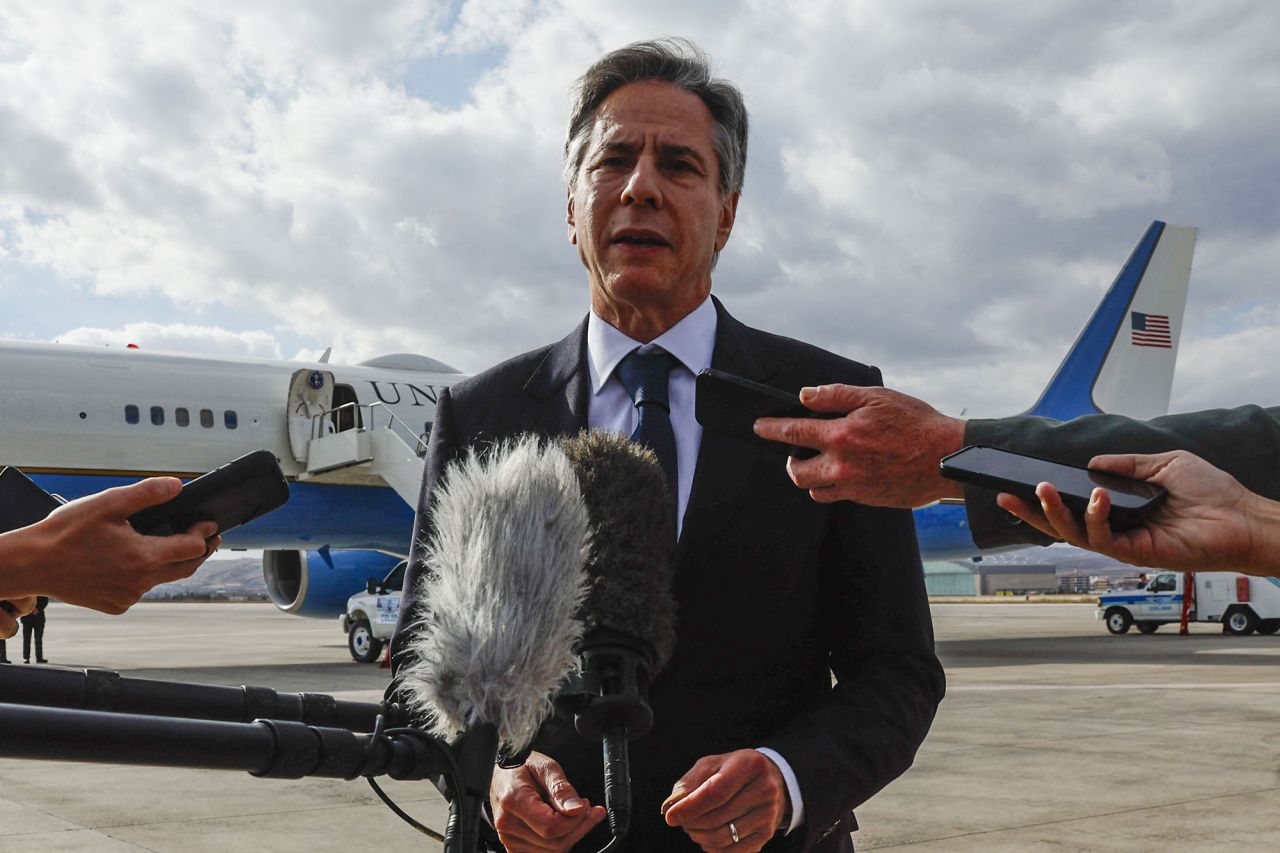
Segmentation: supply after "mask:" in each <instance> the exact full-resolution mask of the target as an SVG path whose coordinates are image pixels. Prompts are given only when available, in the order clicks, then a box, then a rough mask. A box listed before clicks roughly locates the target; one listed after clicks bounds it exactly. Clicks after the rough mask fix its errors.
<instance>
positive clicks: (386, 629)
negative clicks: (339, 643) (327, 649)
mask: <svg viewBox="0 0 1280 853" xmlns="http://www.w3.org/2000/svg"><path fill="white" fill-rule="evenodd" d="M407 566H408V563H407V562H406V561H405V560H401V561H400V562H399V563H396V567H395V568H394V569H392V570H391V571H390V572H389V573H388V574H387V576H386V577H385V578H383V579H382V582H381V583H379V582H378V581H377V579H376V578H369V585H368V587H367V588H366V590H365V591H364V592H360V593H357V594H355V595H353V596H351V597H350V598H349V599H347V612H346V613H343V614H342V616H341V624H342V632H343V633H344V634H346V635H347V648H348V649H349V650H350V651H351V657H352V658H354V659H355V660H356V662H357V663H373V662H374V661H376V660H377V659H378V655H380V654H382V646H383V644H385V643H386V642H387V640H389V639H391V632H392V631H394V630H395V627H396V620H397V619H399V618H400V590H401V588H402V587H403V586H404V572H405V568H406V567H407Z"/></svg>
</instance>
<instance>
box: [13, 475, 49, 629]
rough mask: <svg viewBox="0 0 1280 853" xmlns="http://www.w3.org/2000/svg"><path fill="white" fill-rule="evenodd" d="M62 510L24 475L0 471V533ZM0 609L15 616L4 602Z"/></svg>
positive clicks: (41, 519) (33, 522) (15, 611)
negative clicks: (58, 509) (56, 510)
mask: <svg viewBox="0 0 1280 853" xmlns="http://www.w3.org/2000/svg"><path fill="white" fill-rule="evenodd" d="M60 506H62V501H60V500H58V499H57V498H55V497H54V496H53V495H51V494H49V493H48V492H46V491H45V490H44V489H42V488H40V487H39V486H37V485H36V484H35V483H34V482H32V480H31V478H30V477H28V476H27V475H26V474H24V473H22V472H21V471H19V470H18V469H17V468H14V467H13V466H11V465H6V466H5V467H4V468H0V533H8V532H9V531H10V530H17V529H18V528H20V527H27V526H29V525H32V524H35V523H36V522H37V521H43V520H44V518H45V516H47V515H48V514H49V513H51V512H53V511H54V510H55V509H57V508H58V507H60ZM0 609H3V610H4V611H5V612H6V613H10V614H13V613H17V612H18V611H17V610H16V609H14V606H13V605H12V604H10V603H9V602H7V601H0Z"/></svg>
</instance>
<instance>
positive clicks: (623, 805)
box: [602, 727, 631, 838]
mask: <svg viewBox="0 0 1280 853" xmlns="http://www.w3.org/2000/svg"><path fill="white" fill-rule="evenodd" d="M629 740H630V737H629V736H628V735H627V730H626V729H625V728H621V727H620V728H616V729H614V730H612V731H609V732H606V733H605V736H604V740H603V741H602V750H603V752H604V805H605V808H606V809H608V811H609V831H610V832H611V833H612V834H613V837H614V838H621V837H622V836H624V835H626V834H627V831H628V830H629V829H631V753H630V747H629V746H628V743H627V742H628V741H629Z"/></svg>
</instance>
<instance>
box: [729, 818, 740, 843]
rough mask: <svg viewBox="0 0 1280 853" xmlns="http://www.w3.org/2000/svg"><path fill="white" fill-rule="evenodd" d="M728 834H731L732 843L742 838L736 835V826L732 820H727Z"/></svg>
mask: <svg viewBox="0 0 1280 853" xmlns="http://www.w3.org/2000/svg"><path fill="white" fill-rule="evenodd" d="M729 834H730V835H732V836H733V843H734V844H737V843H738V842H739V841H741V840H742V839H741V838H739V837H738V827H736V826H734V825H733V821H729Z"/></svg>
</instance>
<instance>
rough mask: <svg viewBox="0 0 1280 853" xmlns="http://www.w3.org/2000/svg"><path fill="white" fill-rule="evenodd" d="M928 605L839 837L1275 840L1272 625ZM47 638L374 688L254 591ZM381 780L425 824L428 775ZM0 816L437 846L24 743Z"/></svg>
mask: <svg viewBox="0 0 1280 853" xmlns="http://www.w3.org/2000/svg"><path fill="white" fill-rule="evenodd" d="M934 619H935V624H936V628H937V634H938V638H939V651H940V654H941V656H942V658H943V661H944V663H945V664H946V665H947V673H948V680H949V691H948V697H947V700H946V701H945V702H944V704H943V706H942V709H941V710H940V712H939V716H938V719H937V721H936V723H935V725H934V728H933V732H932V733H931V734H930V737H929V740H928V741H927V742H926V744H925V746H924V748H923V749H922V750H921V752H920V755H919V756H918V759H917V762H916V766H915V767H914V768H912V770H910V771H909V772H908V773H907V774H906V775H905V776H904V777H903V778H901V779H899V780H898V781H896V782H894V783H893V784H892V785H890V786H889V787H888V788H887V789H885V791H883V792H882V793H880V794H879V795H877V796H876V797H875V798H873V799H872V800H871V801H870V802H869V803H867V804H865V805H864V806H863V807H862V808H860V809H859V810H858V819H859V822H860V823H861V825H862V827H863V828H862V829H861V830H860V831H859V832H858V833H857V834H856V835H855V837H854V840H855V843H856V844H857V846H858V849H859V850H883V849H890V850H892V849H903V850H913V851H914V850H920V851H984V853H985V851H1004V850H1008V851H1040V850H1045V851H1048V850H1053V851H1062V850H1096V851H1117V853H1119V851H1146V850H1154V849H1176V850H1180V851H1198V850H1206V851H1208V850H1215V851H1216V850H1220V849H1222V848H1223V847H1226V846H1231V845H1236V844H1240V845H1248V846H1249V847H1252V848H1255V849H1269V848H1271V847H1274V846H1276V844H1277V841H1278V840H1280V637H1261V636H1252V637H1228V636H1223V635H1221V634H1219V633H1218V629H1217V627H1216V626H1193V630H1194V631H1195V635H1194V636H1192V637H1187V638H1179V637H1177V636H1175V633H1174V632H1173V631H1171V630H1169V629H1163V630H1161V631H1160V632H1159V633H1157V634H1155V635H1152V636H1141V635H1138V634H1136V633H1134V634H1131V635H1126V636H1123V637H1112V636H1110V635H1109V634H1107V633H1106V631H1105V629H1104V628H1103V626H1102V624H1101V623H1100V622H1097V621H1095V620H1094V619H1093V615H1092V608H1091V607H1090V606H1088V605H1078V604H1076V605H1070V604H999V605H991V604H986V605H966V604H942V605H937V606H935V607H934ZM11 648H12V647H11ZM46 648H47V655H48V657H49V658H50V660H51V661H53V663H54V664H63V665H68V666H80V667H84V666H95V667H102V668H107V669H116V670H119V671H121V672H122V673H124V674H126V675H133V676H137V677H143V678H160V679H173V680H182V681H199V682H207V683H215V684H255V685H264V686H270V687H273V688H276V689H278V690H288V691H300V690H305V691H314V692H327V693H334V694H336V695H338V696H340V697H342V698H351V699H367V700H374V699H376V698H378V697H379V696H380V695H381V691H382V688H383V686H384V684H385V679H386V673H387V671H386V670H379V669H377V668H376V667H374V666H369V665H358V664H355V663H352V662H350V659H349V657H348V655H347V651H346V644H345V638H344V637H343V636H342V635H341V633H340V632H339V630H338V626H337V620H336V619H334V620H333V621H331V622H330V621H314V620H306V619H297V618H294V617H290V616H286V615H283V614H280V613H278V612H276V611H275V610H274V609H273V608H271V607H270V606H268V605H252V604H247V605H230V604H144V605H139V606H137V607H135V608H134V609H133V610H131V611H130V612H129V613H128V614H126V615H125V616H123V617H107V616H103V615H101V614H96V613H90V612H87V611H83V610H78V609H75V608H71V607H66V606H62V605H58V604H54V605H52V606H51V608H50V611H49V628H48V633H47V636H46ZM17 666H21V664H17ZM388 788H389V789H390V790H391V792H392V793H393V796H395V797H396V798H397V800H399V801H400V802H401V803H402V805H404V806H405V807H406V808H408V809H409V810H410V811H411V812H412V813H413V814H415V816H417V817H418V818H419V820H422V821H423V822H424V823H427V824H428V825H430V826H434V827H437V828H440V827H442V826H443V824H444V815H445V807H444V804H443V802H442V801H441V800H440V798H439V797H438V795H436V793H435V791H434V789H432V788H431V787H430V785H428V784H426V783H395V782H389V783H388ZM0 827H3V829H2V830H0V831H2V832H3V836H4V838H5V843H6V845H12V846H13V847H14V848H15V849H16V848H18V847H19V846H22V847H33V848H38V849H44V850H50V851H107V853H114V851H156V852H157V853H169V851H173V853H179V851H181V852H182V853H187V851H195V853H199V851H218V853H224V851H225V850H227V849H238V850H242V849H258V850H270V851H283V853H289V851H309V852H310V853H321V851H347V850H350V849H351V848H353V847H354V848H360V849H370V850H376V849H397V850H404V849H418V848H420V849H424V850H436V849H439V844H438V843H437V842H433V841H431V840H429V839H427V838H426V837H425V836H422V835H419V834H418V833H416V832H415V831H414V830H412V829H411V828H409V827H408V826H406V825H405V824H403V823H401V821H400V820H398V819H397V818H396V817H395V816H394V815H392V814H391V813H390V812H389V811H388V810H387V809H386V808H385V807H384V806H383V805H382V804H381V803H380V802H379V801H378V800H377V799H376V798H375V797H374V795H373V793H372V792H371V791H370V790H369V788H368V786H367V785H366V784H365V783H364V782H362V781H356V782H343V781H329V780H300V781H289V780H262V779H255V778H252V777H250V776H249V775H248V774H244V773H234V772H230V773H229V772H211V771H191V770H168V769H155V768H128V767H111V766H100V765H90V764H63V763H52V762H35V761H14V760H0Z"/></svg>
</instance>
